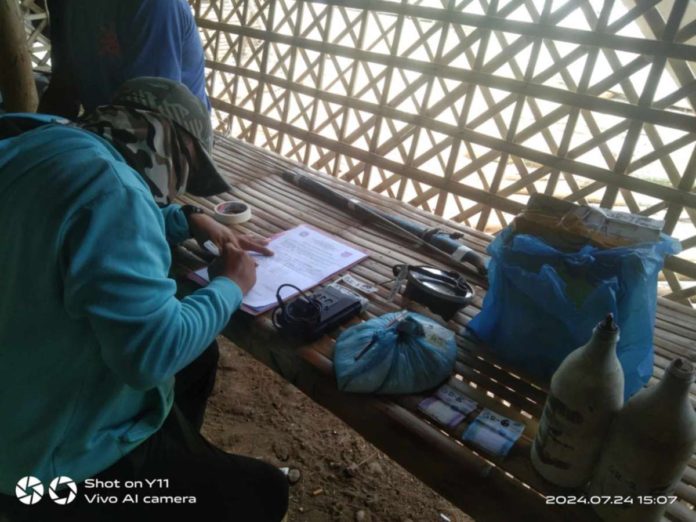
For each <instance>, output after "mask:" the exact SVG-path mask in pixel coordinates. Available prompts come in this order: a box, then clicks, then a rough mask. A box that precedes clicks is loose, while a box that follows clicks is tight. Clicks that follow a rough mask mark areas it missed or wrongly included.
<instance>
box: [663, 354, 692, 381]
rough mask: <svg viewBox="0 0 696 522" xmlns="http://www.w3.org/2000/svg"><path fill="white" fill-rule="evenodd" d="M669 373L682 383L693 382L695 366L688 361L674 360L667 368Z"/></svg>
mask: <svg viewBox="0 0 696 522" xmlns="http://www.w3.org/2000/svg"><path fill="white" fill-rule="evenodd" d="M667 373H668V374H669V375H670V376H671V377H674V378H676V379H679V380H681V381H689V382H691V381H693V379H694V365H693V364H691V362H690V361H687V360H686V359H674V360H673V361H672V362H671V363H669V366H668V367H667Z"/></svg>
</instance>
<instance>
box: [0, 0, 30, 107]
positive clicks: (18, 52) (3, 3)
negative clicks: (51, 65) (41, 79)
mask: <svg viewBox="0 0 696 522" xmlns="http://www.w3.org/2000/svg"><path fill="white" fill-rule="evenodd" d="M0 71H2V74H0V92H2V96H3V100H4V102H5V109H6V110H7V111H8V112H34V111H36V107H37V106H38V103H39V97H38V95H37V93H36V85H35V83H34V75H33V73H32V70H31V56H30V54H29V49H28V48H27V43H26V34H25V31H24V21H23V19H22V13H21V12H20V10H19V3H18V2H17V0H0Z"/></svg>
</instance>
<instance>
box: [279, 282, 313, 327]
mask: <svg viewBox="0 0 696 522" xmlns="http://www.w3.org/2000/svg"><path fill="white" fill-rule="evenodd" d="M285 287H287V288H292V289H294V290H297V292H298V293H299V294H300V297H298V298H296V299H293V300H292V301H291V302H289V303H288V302H287V301H286V300H283V298H282V297H281V295H280V292H281V290H282V289H283V288H285ZM276 299H277V301H278V308H276V309H275V310H274V311H273V315H272V317H271V320H272V321H273V326H275V327H276V328H277V329H278V330H279V331H281V332H283V333H285V334H288V335H290V336H292V337H301V338H310V337H312V335H313V333H314V332H315V331H316V330H317V328H318V326H319V323H320V322H321V304H320V303H319V302H318V301H317V300H316V299H314V298H313V297H310V296H308V295H307V294H306V293H305V292H303V291H302V290H301V289H300V288H298V287H296V286H295V285H291V284H283V285H280V286H279V287H278V290H276Z"/></svg>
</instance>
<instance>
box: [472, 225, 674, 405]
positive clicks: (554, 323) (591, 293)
mask: <svg viewBox="0 0 696 522" xmlns="http://www.w3.org/2000/svg"><path fill="white" fill-rule="evenodd" d="M679 250H680V245H679V243H678V242H677V241H676V240H674V239H672V238H670V237H667V236H665V235H663V236H662V237H661V239H660V241H659V242H657V243H643V244H639V245H632V246H630V247H617V248H610V249H601V248H597V247H593V246H589V245H588V246H585V247H583V248H582V249H581V250H579V251H577V252H572V253H567V252H562V251H560V250H557V249H556V248H554V247H552V246H549V245H548V244H546V243H544V241H543V240H542V239H540V238H538V237H535V236H531V235H526V234H518V235H514V234H513V232H512V230H511V229H510V228H506V229H505V230H503V231H502V232H501V233H500V235H499V236H498V237H497V238H496V239H495V240H494V241H493V242H492V243H491V244H490V245H489V247H488V253H489V254H490V256H491V261H490V264H489V272H488V279H489V288H488V292H487V293H486V297H485V298H484V301H483V308H482V310H481V312H480V313H479V314H478V315H477V316H476V317H474V318H473V319H472V320H471V322H470V323H469V325H468V328H469V330H470V331H471V332H473V333H474V334H475V336H476V337H478V338H479V339H481V340H482V341H484V342H485V343H486V344H488V345H489V346H490V347H491V349H492V350H493V351H494V352H495V353H496V354H497V356H498V357H499V358H500V359H501V360H502V361H505V362H507V363H508V364H510V365H511V366H513V367H515V368H518V369H520V370H522V371H524V372H526V373H528V374H529V375H532V376H536V377H538V378H540V379H543V380H545V381H548V380H550V379H551V376H552V375H553V372H554V371H556V368H558V366H559V365H560V364H561V362H562V361H563V359H564V358H565V357H566V355H568V354H569V353H570V352H571V351H573V350H574V349H575V348H578V347H579V346H581V345H583V344H585V343H586V342H587V341H588V339H589V338H590V336H591V334H592V329H593V327H594V326H595V325H596V324H597V323H598V322H599V321H600V320H602V319H603V318H604V317H605V316H606V314H607V313H609V312H612V313H613V314H614V317H615V318H616V321H617V322H618V324H619V327H620V328H621V338H620V340H619V344H618V346H617V353H618V357H619V360H620V361H621V366H622V367H623V370H624V377H625V387H624V396H625V398H628V397H630V396H631V395H633V394H634V393H635V392H636V391H638V390H639V389H640V388H641V387H642V386H643V385H645V384H646V383H647V382H648V379H649V378H650V376H651V375H652V372H653V344H652V338H653V327H654V326H655V310H656V306H657V275H658V273H659V271H660V269H661V268H662V265H663V262H664V258H665V256H666V255H669V254H675V253H677V252H679Z"/></svg>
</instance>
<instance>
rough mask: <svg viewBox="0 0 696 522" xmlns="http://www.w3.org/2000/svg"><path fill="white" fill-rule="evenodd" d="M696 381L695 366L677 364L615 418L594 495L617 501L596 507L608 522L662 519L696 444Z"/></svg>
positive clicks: (594, 480) (680, 361) (594, 482)
mask: <svg viewBox="0 0 696 522" xmlns="http://www.w3.org/2000/svg"><path fill="white" fill-rule="evenodd" d="M693 379H694V368H693V365H692V364H691V363H689V362H688V361H685V360H683V359H676V360H674V361H672V362H671V363H670V365H669V367H668V368H667V370H666V371H665V374H664V376H663V377H662V379H661V380H660V382H659V383H657V384H655V385H654V386H650V387H648V388H644V389H643V390H641V391H640V392H639V393H637V394H636V395H635V396H634V397H632V398H631V399H630V400H629V401H628V402H627V403H626V406H625V407H624V408H623V409H622V410H621V412H620V413H619V414H618V415H617V416H616V419H615V420H614V422H613V424H612V426H611V429H610V430H609V435H608V438H607V443H606V445H605V446H604V448H603V449H602V455H601V457H600V461H599V464H598V465H597V469H596V471H595V474H594V476H593V477H592V482H591V484H590V494H591V495H595V496H600V497H612V501H611V502H607V503H601V504H599V505H596V506H594V508H595V511H597V513H598V514H599V515H600V516H601V517H602V518H603V519H604V520H611V521H612V522H613V521H626V522H628V521H630V522H633V521H637V520H639V521H641V522H652V521H658V520H661V519H662V515H663V513H664V512H665V510H666V508H667V505H668V504H669V503H670V502H671V499H669V498H668V497H669V496H670V495H671V494H672V493H673V492H674V489H675V488H676V486H677V484H678V483H679V480H680V479H681V477H682V475H683V474H684V469H685V468H686V466H687V464H688V462H689V459H690V458H691V455H692V454H693V452H694V444H695V443H696V413H694V408H693V406H692V405H691V401H690V400H689V388H690V387H691V383H692V382H693Z"/></svg>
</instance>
